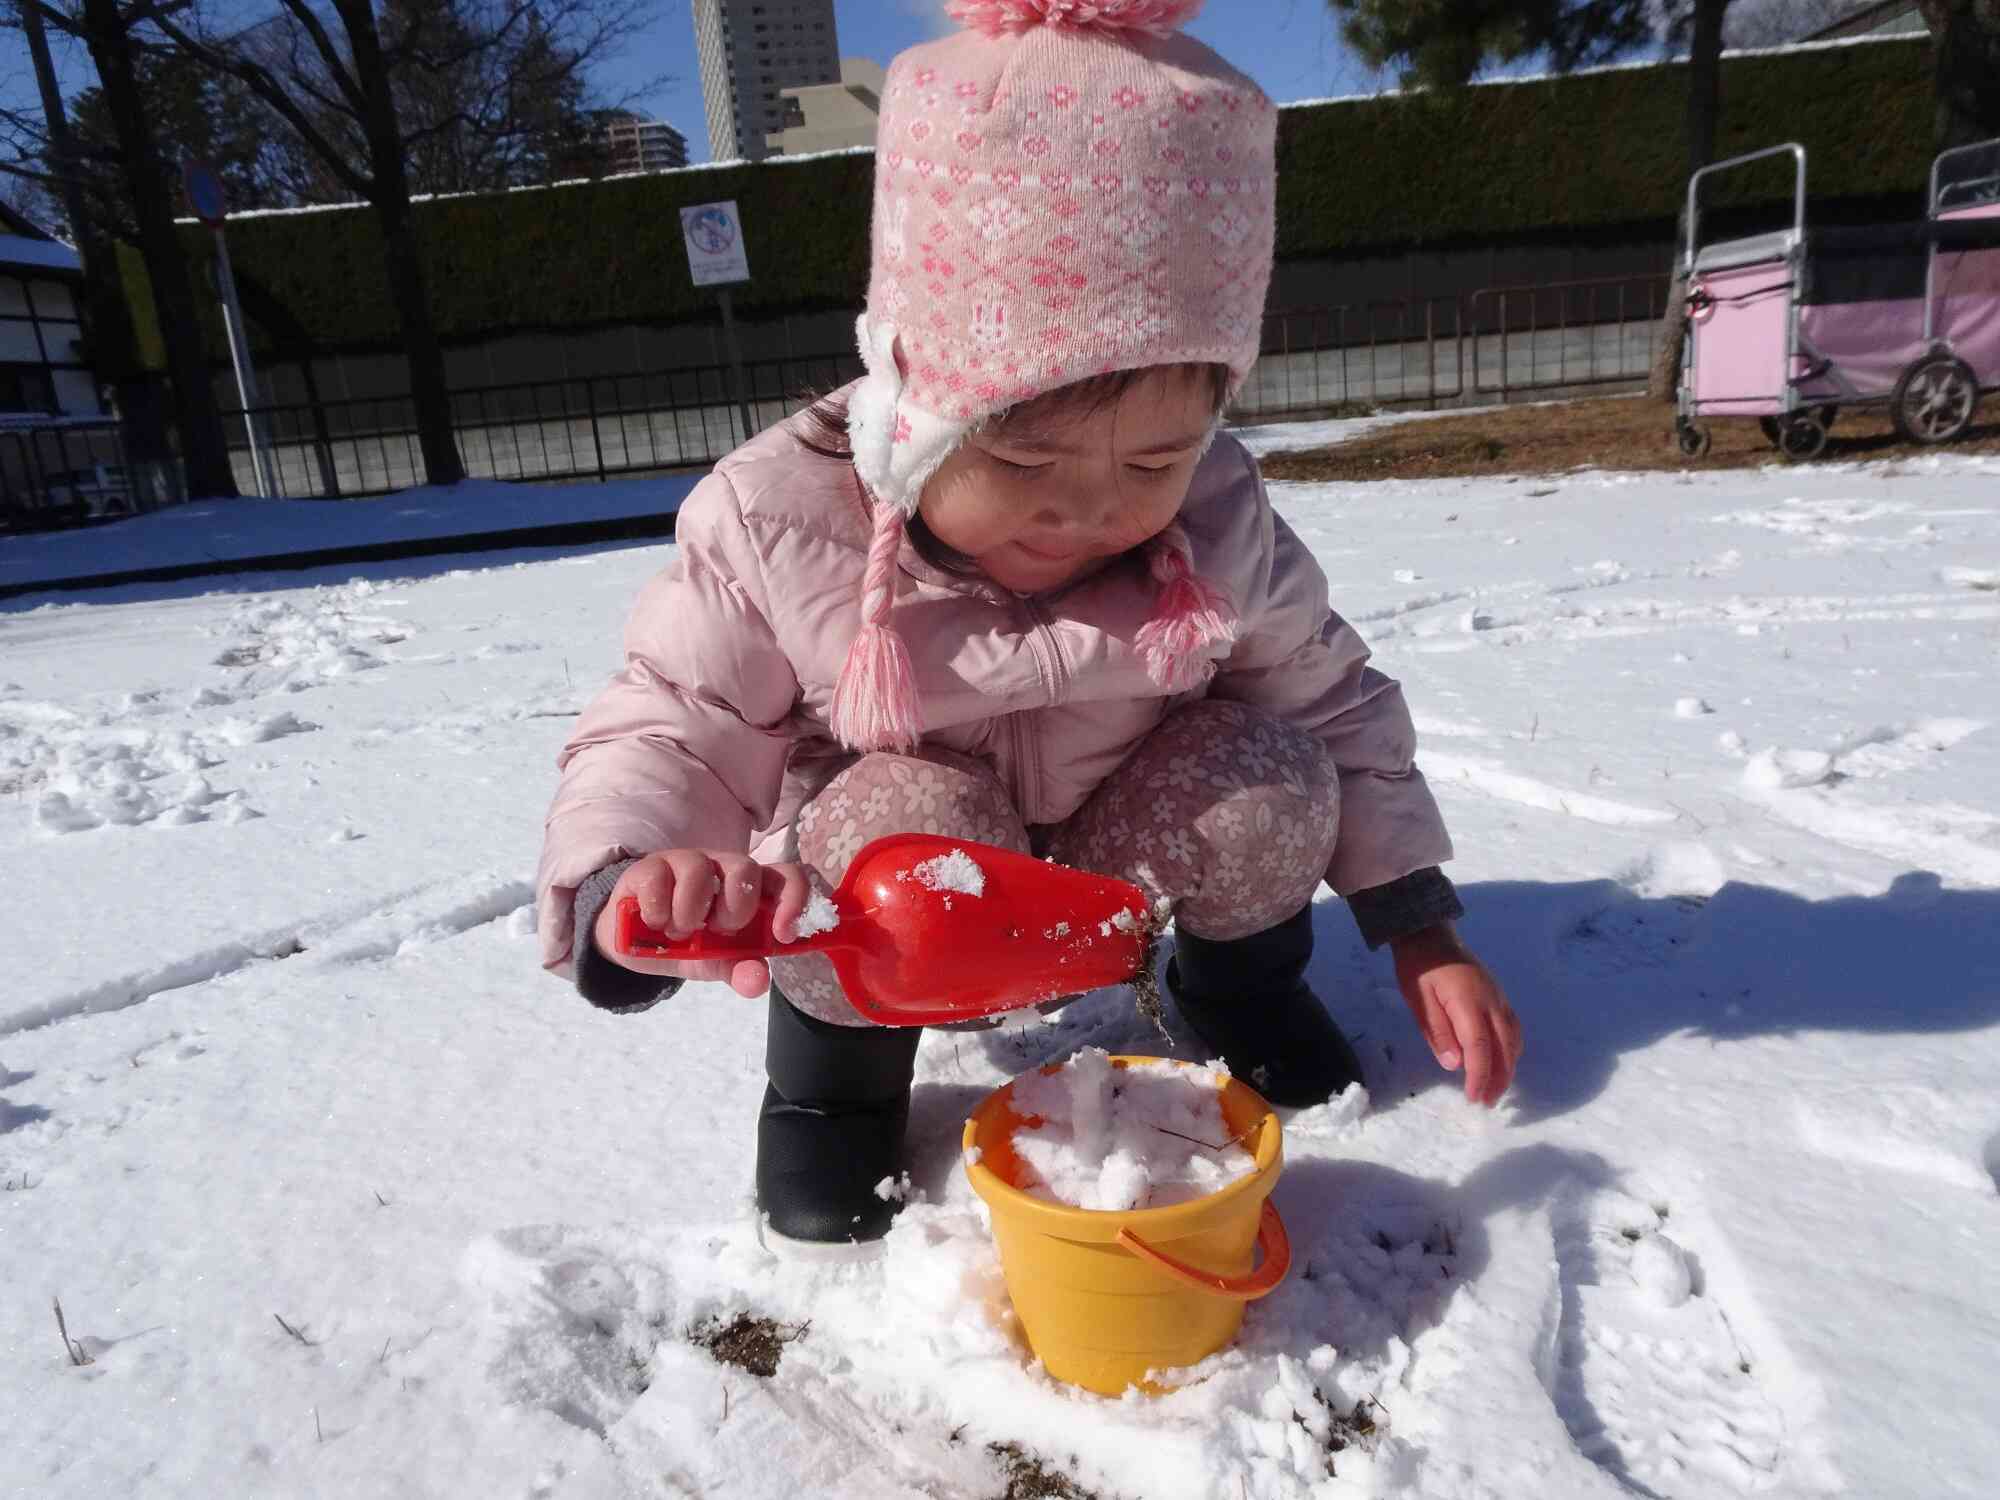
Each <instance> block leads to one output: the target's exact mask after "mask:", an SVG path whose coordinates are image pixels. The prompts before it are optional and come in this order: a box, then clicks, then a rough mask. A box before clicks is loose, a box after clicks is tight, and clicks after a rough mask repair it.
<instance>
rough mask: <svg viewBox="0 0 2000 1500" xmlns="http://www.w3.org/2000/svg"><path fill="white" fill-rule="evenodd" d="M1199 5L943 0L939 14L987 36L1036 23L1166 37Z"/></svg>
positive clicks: (1142, 0)
mask: <svg viewBox="0 0 2000 1500" xmlns="http://www.w3.org/2000/svg"><path fill="white" fill-rule="evenodd" d="M1201 6H1202V0H948V3H947V4H946V5H945V14H947V15H949V16H950V17H951V18H952V19H953V20H954V21H957V22H958V23H959V24H960V25H962V26H966V27H968V28H970V29H971V30H973V31H978V32H983V33H984V34H985V35H987V36H1005V35H1007V34H1008V33H1010V32H1011V33H1015V34H1018V33H1020V32H1023V31H1033V30H1034V29H1035V28H1036V27H1037V26H1053V27H1056V28H1059V29H1067V30H1071V31H1111V32H1116V31H1143V32H1145V33H1147V34H1148V35H1151V36H1168V35H1171V34H1172V33H1173V32H1176V31H1179V30H1180V29H1181V27H1183V26H1185V25H1186V24H1187V23H1188V22H1189V21H1191V20H1193V19H1194V17H1195V13H1196V12H1197V11H1199V10H1200V9H1201Z"/></svg>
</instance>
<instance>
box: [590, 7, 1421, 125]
mask: <svg viewBox="0 0 2000 1500" xmlns="http://www.w3.org/2000/svg"><path fill="white" fill-rule="evenodd" d="M834 23H835V24H836V25H837V26H838V27H839V28H840V50H841V52H842V53H843V54H845V55H847V56H849V57H872V58H874V59H875V60H876V61H877V62H882V63H886V62H888V61H889V59H890V58H892V57H894V56H895V55H896V54H897V53H898V52H900V51H902V50H903V48H905V47H908V46H910V45H911V44H912V43H915V42H920V41H923V40H924V39H925V38H926V37H929V36H935V35H939V34H941V33H942V32H944V31H946V30H948V29H949V28H950V26H951V22H949V21H948V20H946V19H945V16H944V4H943V0H834ZM1188 30H1189V32H1190V33H1191V34H1192V35H1194V36H1198V37H1200V38H1201V39H1202V40H1203V41H1205V42H1207V43H1208V44H1209V45H1210V46H1211V47H1213V48H1215V50H1216V51H1218V52H1220V53H1221V54H1222V55H1223V56H1224V57H1226V58H1228V59H1229V60H1230V61H1231V62H1233V63H1235V64H1236V66H1237V67H1239V68H1241V69H1243V71H1244V72H1246V73H1248V74H1249V75H1250V76H1251V77H1252V78H1255V79H1256V80H1257V82H1258V83H1259V84H1261V85H1263V88H1264V91H1265V92H1266V93H1268V94H1269V95H1271V97H1272V98H1274V99H1277V100H1279V101H1280V102H1283V101H1286V100H1291V99H1317V98H1323V97H1325V96H1326V95H1329V94H1346V93H1357V92H1361V91H1364V90H1368V89H1372V88H1377V87H1383V86H1386V84H1387V82H1388V80H1386V79H1378V78H1376V77H1375V75H1373V74H1371V73H1370V72H1369V71H1368V70H1367V69H1366V68H1365V67H1364V66H1363V65H1362V64H1360V63H1359V62H1358V61H1356V60H1355V59H1354V58H1353V57H1352V56H1351V55H1350V54H1349V53H1348V52H1347V50H1346V49H1345V47H1343V46H1342V44H1341V40H1340V34H1339V31H1338V29H1337V28H1336V27H1335V25H1334V23H1333V21H1332V20H1331V18H1330V17H1329V15H1328V13H1327V8H1326V4H1325V0H1208V4H1207V6H1206V7H1205V9H1204V10H1203V12H1202V14H1201V15H1200V16H1199V17H1197V18H1196V20H1195V22H1194V24H1193V25H1192V26H1190V27H1189V28H1188ZM662 74H669V75H672V76H671V78H670V80H669V81H668V82H667V83H665V84H664V85H663V86H661V87H660V88H658V89H656V90H653V91H652V92H650V93H647V94H646V95H644V96H643V97H642V98H640V99H638V100H636V101H635V105H636V107H638V108H639V109H641V110H642V111H643V112H644V113H647V114H650V115H652V116H654V117H655V118H656V119H661V120H665V121H666V122H667V123H668V124H670V125H672V126H673V127H674V128H675V129H677V130H679V131H680V132H681V133H682V134H683V135H685V136H686V137H687V138H688V151H689V155H690V158H691V159H692V160H694V161H706V160H707V159H708V125H707V122H706V121H705V120H704V119H703V116H702V103H701V79H700V76H699V73H698V70H697V68H696V65H695V56H694V21H693V20H692V18H691V17H690V15H689V13H688V6H687V4H686V0H661V4H660V14H659V16H658V18H657V19H656V20H655V21H654V22H653V23H652V25H651V26H649V27H648V28H647V29H646V31H645V33H644V34H643V36H642V37H641V38H640V39H639V40H638V42H637V43H636V44H635V45H634V46H633V47H632V48H631V49H630V50H629V52H628V55H627V57H626V58H625V59H624V60H623V61H621V62H620V63H619V64H617V65H614V66H612V67H608V68H606V69H605V70H604V72H603V76H602V80H601V81H602V84H603V86H604V88H605V91H606V92H607V93H610V94H623V93H625V92H626V91H628V90H632V89H637V88H640V87H641V86H643V85H644V84H645V83H646V82H647V81H648V80H649V79H653V78H657V77H659V76H660V75H662Z"/></svg>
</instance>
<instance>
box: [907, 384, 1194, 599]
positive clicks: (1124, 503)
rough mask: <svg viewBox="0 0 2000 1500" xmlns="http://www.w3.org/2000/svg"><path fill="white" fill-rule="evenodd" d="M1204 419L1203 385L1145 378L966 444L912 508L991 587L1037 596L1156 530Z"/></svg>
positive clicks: (1179, 488)
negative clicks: (1090, 404) (1099, 399)
mask: <svg viewBox="0 0 2000 1500" xmlns="http://www.w3.org/2000/svg"><path fill="white" fill-rule="evenodd" d="M1214 419H1215V412H1214V405H1213V391H1212V388H1211V386H1210V384H1209V382H1208V381H1207V380H1206V379H1205V378H1203V377H1202V376H1200V375H1198V374H1191V373H1190V372H1188V371H1186V370H1184V369H1181V368H1178V367H1167V368H1162V369H1159V370H1155V371H1153V372H1151V373H1149V374H1147V375H1146V376H1144V377H1143V378H1141V379H1140V380H1138V381H1135V382H1134V383H1133V384H1132V385H1131V386H1129V387H1128V388H1127V389H1126V391H1125V392H1124V394H1123V395H1122V396H1120V397H1119V399H1118V400H1117V401H1115V402H1107V403H1106V404H1104V405H1103V406H1100V407H1098V408H1096V409H1095V410H1091V409H1088V408H1086V409H1084V410H1082V411H1080V412H1078V413H1076V414H1075V415H1073V416H1064V415H1058V416H1056V417H1054V418H1053V419H1052V420H1050V421H1047V422H1044V423H1039V424H1036V425H1034V426H1032V427H1030V426H1026V425H1024V424H1020V423H1015V424H1012V427H1011V428H1003V429H999V430H995V429H987V430H985V431H982V432H976V433H974V434H973V435H972V436H971V437H970V438H968V439H967V440H966V442H965V443H964V444H963V445H962V446H960V447H959V448H958V449H957V450H956V451H955V452H954V453H953V454H952V455H951V457H950V458H948V459H946V460H945V461H944V463H943V464H942V465H941V466H940V467H939V468H938V471H937V473H936V474H935V475H933V476H932V478H931V481H930V483H928V484H927V485H925V486H924V493H923V499H922V500H921V501H920V502H919V506H918V509H919V511H920V512H921V513H922V515H923V518H924V520H925V522H926V523H927V524H928V525H929V526H930V529H931V532H932V534H933V535H935V536H936V537H937V539H938V540H939V541H941V542H943V543H944V544H945V545H946V546H947V547H951V548H954V549H955V550H957V551H959V552H962V553H964V554H965V555H966V556H968V557H970V558H971V559H972V560H973V561H974V562H975V563H977V564H978V565H979V569H980V571H981V572H983V573H985V575H986V576H987V577H988V578H990V579H992V580H993V581H994V582H995V583H997V584H999V585H1000V586H1001V587H1002V588H1004V589H1010V590H1012V591H1013V592H1015V593H1017V594H1040V593H1046V592H1048V591H1049V590H1051V589H1057V588H1061V587H1062V586H1063V585H1064V584H1067V583H1072V582H1074V581H1075V580H1077V579H1079V578H1082V577H1083V576H1084V575H1085V574H1087V573H1091V572H1094V571H1095V570H1096V569H1098V568H1100V567H1102V566H1103V565H1104V564H1105V563H1106V562H1107V561H1109V560H1110V559H1112V558H1114V557H1117V556H1119V555H1120V554H1122V553H1124V552H1128V551H1130V550H1131V549H1132V548H1133V547H1136V546H1138V545H1139V544H1140V543H1141V542H1143V541H1145V540H1147V538H1149V537H1152V536H1156V535H1158V534H1159V533H1160V532H1162V531H1164V530H1165V529H1166V528H1167V526H1168V525H1169V524H1170V523H1171V522H1172V521H1173V519H1174V517H1175V516H1176V515H1178V514H1179V513H1180V508H1181V502H1182V501H1183V500H1185V499H1186V498H1187V492H1188V484H1189V482H1190V481H1191V480H1192V479H1193V478H1194V470H1195V465H1196V463H1197V462H1198V461H1199V460H1200V458H1201V451H1202V448H1203V446H1204V444H1205V443H1206V442H1207V440H1208V431H1209V428H1210V427H1211V426H1213V425H1214ZM1013 429H1019V430H1013Z"/></svg>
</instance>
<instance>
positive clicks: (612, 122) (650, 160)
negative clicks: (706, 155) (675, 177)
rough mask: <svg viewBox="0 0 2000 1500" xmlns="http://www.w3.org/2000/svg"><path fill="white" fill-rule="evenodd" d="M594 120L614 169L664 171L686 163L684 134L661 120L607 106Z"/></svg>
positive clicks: (618, 170)
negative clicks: (597, 124) (602, 135)
mask: <svg viewBox="0 0 2000 1500" xmlns="http://www.w3.org/2000/svg"><path fill="white" fill-rule="evenodd" d="M598 121H599V123H600V124H601V125H602V126H603V128H604V144H605V146H606V147H607V148H608V149H609V150H610V152H611V170H612V171H614V172H664V171H667V170H668V169H669V168H672V167H684V166H686V165H687V164H688V142H687V137H686V136H684V135H682V134H681V133H680V132H679V131H678V130H676V129H674V127H673V126H671V125H669V124H668V123H667V122H666V121H664V120H651V119H648V118H647V117H646V116H644V115H635V114H633V113H632V111H630V110H629V109H607V110H605V111H604V113H603V114H601V115H599V116H598Z"/></svg>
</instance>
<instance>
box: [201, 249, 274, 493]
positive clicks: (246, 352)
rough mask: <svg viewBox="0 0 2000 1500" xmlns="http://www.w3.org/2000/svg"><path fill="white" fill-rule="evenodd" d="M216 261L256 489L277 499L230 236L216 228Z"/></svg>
mask: <svg viewBox="0 0 2000 1500" xmlns="http://www.w3.org/2000/svg"><path fill="white" fill-rule="evenodd" d="M215 265H216V271H217V273H218V274H217V279H218V280H219V281H220V282H221V283H222V287H221V290H222V319H223V323H224V325H225V326H226V327H227V329H228V332H229V359H230V363H231V364H233V365H235V367H236V394H237V397H238V398H239V399H240V400H241V401H242V402H243V428H244V431H245V432H247V433H248V434H249V437H250V470H251V472H252V473H253V474H254V475H255V476H256V479H257V493H258V494H260V495H262V496H264V497H265V498H266V499H267V500H269V499H276V498H277V495H276V492H275V491H274V490H273V489H272V487H271V477H270V473H269V470H268V466H267V464H266V460H265V455H264V444H263V440H262V434H261V433H260V432H259V431H258V425H257V405H258V402H259V400H260V397H259V396H258V394H257V371H256V370H255V368H254V367H252V365H251V363H250V340H249V339H248V338H247V337H246V336H245V333H244V329H243V305H242V304H241V303H240V302H238V301H237V300H236V272H235V270H234V268H233V267H231V265H230V264H229V240H228V237H227V236H225V235H224V234H223V232H222V231H221V230H220V229H217V230H216V231H215Z"/></svg>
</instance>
